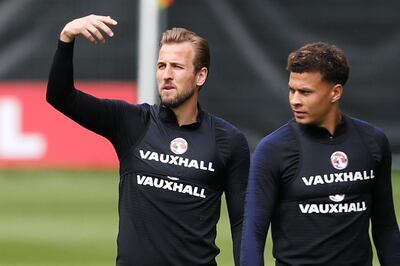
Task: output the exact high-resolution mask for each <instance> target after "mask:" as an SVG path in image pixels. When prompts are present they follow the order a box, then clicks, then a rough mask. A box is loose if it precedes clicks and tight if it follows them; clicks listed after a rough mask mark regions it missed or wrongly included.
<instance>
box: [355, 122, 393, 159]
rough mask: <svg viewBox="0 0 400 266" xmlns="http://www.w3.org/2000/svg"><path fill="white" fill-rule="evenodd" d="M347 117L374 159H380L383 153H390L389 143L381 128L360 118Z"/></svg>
mask: <svg viewBox="0 0 400 266" xmlns="http://www.w3.org/2000/svg"><path fill="white" fill-rule="evenodd" d="M349 119H350V121H351V123H352V124H353V125H354V126H355V128H356V129H357V131H358V133H359V134H360V136H361V137H362V139H363V140H364V142H365V143H366V145H367V147H368V149H369V150H370V152H371V154H372V155H373V157H374V158H375V159H376V160H378V161H381V158H382V156H383V155H385V154H389V153H390V144H389V141H388V138H387V137H386V135H385V133H384V132H383V130H382V129H380V128H379V127H376V126H374V125H372V124H371V123H368V122H366V121H363V120H361V119H357V118H353V117H349Z"/></svg>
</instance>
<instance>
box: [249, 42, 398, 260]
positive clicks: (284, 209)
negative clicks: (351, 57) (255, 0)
mask: <svg viewBox="0 0 400 266" xmlns="http://www.w3.org/2000/svg"><path fill="white" fill-rule="evenodd" d="M287 69H288V70H289V71H290V77H289V103H290V107H291V109H292V111H293V114H294V120H291V121H290V122H288V123H287V124H285V125H283V126H282V127H281V128H279V129H277V130H276V131H275V132H273V133H271V134H270V135H268V136H266V137H265V138H264V139H263V140H262V141H261V142H260V143H259V144H258V145H257V148H256V150H255V152H254V155H253V159H252V163H251V166H250V175H249V185H248V190H247V198H246V211H245V220H244V229H243V237H242V252H241V262H242V263H241V265H243V266H246V265H247V266H259V265H264V257H263V255H264V254H263V253H264V246H265V240H266V236H267V232H268V227H269V225H270V224H271V231H272V241H273V255H274V257H275V259H276V265H285V266H286V265H307V266H311V265H319V266H338V265H346V266H348V265H357V266H367V265H368V266H370V265H372V248H371V242H370V238H369V223H370V221H371V227H372V236H373V240H374V244H375V246H376V250H377V254H378V258H379V261H380V263H381V265H384V266H396V265H399V263H400V233H399V228H398V224H397V221H396V216H395V211H394V204H393V198H392V185H391V152H390V147H389V143H388V140H387V138H386V136H385V135H384V133H383V132H382V131H381V130H380V129H378V128H376V127H374V126H372V125H370V124H368V123H367V122H364V121H361V120H358V119H355V118H352V117H350V116H348V115H345V114H343V113H342V112H341V110H340V108H339V102H340V99H341V97H342V93H343V87H344V85H345V84H346V81H347V79H348V76H349V65H348V62H347V59H346V57H345V55H344V54H343V52H342V51H341V50H340V49H339V48H337V47H336V46H334V45H330V44H326V43H321V42H318V43H311V44H307V45H305V46H303V47H301V48H300V49H299V50H297V51H295V52H292V53H290V55H289V57H288V67H287Z"/></svg>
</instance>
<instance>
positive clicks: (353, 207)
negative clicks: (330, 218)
mask: <svg viewBox="0 0 400 266" xmlns="http://www.w3.org/2000/svg"><path fill="white" fill-rule="evenodd" d="M329 199H330V200H331V201H333V202H334V203H325V204H322V203H320V204H316V203H312V204H310V203H307V204H299V208H300V211H301V212H302V213H304V214H313V213H315V214H335V213H350V212H364V211H366V210H367V204H366V203H365V201H359V202H348V203H347V202H346V203H342V201H343V200H344V199H345V195H344V194H336V195H330V196H329Z"/></svg>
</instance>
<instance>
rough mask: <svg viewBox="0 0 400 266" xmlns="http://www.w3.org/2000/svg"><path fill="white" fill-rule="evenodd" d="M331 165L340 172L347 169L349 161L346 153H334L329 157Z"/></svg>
mask: <svg viewBox="0 0 400 266" xmlns="http://www.w3.org/2000/svg"><path fill="white" fill-rule="evenodd" d="M331 163H332V165H333V167H335V168H336V169H338V170H342V169H344V168H346V167H347V164H348V163H349V160H348V159H347V155H346V153H344V152H342V151H335V152H334V153H332V155H331Z"/></svg>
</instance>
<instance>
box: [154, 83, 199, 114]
mask: <svg viewBox="0 0 400 266" xmlns="http://www.w3.org/2000/svg"><path fill="white" fill-rule="evenodd" d="M194 93H195V89H194V88H192V89H191V90H187V91H185V92H183V93H180V94H178V95H177V96H176V97H175V98H173V99H168V100H166V99H164V100H163V98H162V97H161V94H160V95H159V97H160V101H161V104H162V105H165V106H167V107H169V108H171V109H174V108H177V107H179V106H181V105H182V104H183V103H184V102H186V101H187V100H189V99H190V98H192V97H193V95H194Z"/></svg>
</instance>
